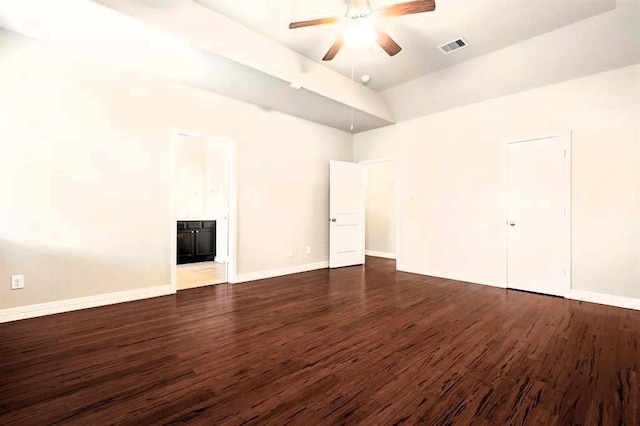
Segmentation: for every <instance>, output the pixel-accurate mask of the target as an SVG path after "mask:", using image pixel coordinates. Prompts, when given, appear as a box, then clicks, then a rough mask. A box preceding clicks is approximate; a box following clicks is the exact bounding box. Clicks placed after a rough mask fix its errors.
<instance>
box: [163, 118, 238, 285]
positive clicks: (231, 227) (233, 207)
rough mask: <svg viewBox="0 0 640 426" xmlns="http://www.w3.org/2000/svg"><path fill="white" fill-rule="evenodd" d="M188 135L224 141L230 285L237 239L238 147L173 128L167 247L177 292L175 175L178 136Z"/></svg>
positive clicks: (230, 142)
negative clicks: (169, 218) (227, 174)
mask: <svg viewBox="0 0 640 426" xmlns="http://www.w3.org/2000/svg"><path fill="white" fill-rule="evenodd" d="M181 136H182V137H185V136H186V137H191V138H197V139H203V140H206V141H209V142H216V143H223V144H225V145H226V147H227V161H228V173H229V176H228V183H227V185H228V203H229V204H228V207H227V211H228V215H227V226H228V229H227V268H226V269H227V282H228V283H229V284H233V283H234V282H235V279H236V275H237V257H236V256H237V246H238V244H237V238H238V172H237V170H238V165H237V146H236V142H235V141H234V140H232V139H228V138H225V137H211V136H206V135H202V134H200V133H198V132H194V131H189V130H184V129H179V128H175V129H173V130H172V132H171V152H170V175H169V180H170V184H169V186H170V200H171V221H170V223H169V236H170V241H171V243H170V244H169V247H170V252H169V256H170V265H171V271H170V273H171V288H173V291H174V292H176V291H177V285H176V284H177V283H176V267H177V265H176V256H177V247H176V240H177V238H178V230H177V227H176V222H177V221H178V207H177V205H176V204H177V175H178V161H177V160H178V149H179V146H180V137H181Z"/></svg>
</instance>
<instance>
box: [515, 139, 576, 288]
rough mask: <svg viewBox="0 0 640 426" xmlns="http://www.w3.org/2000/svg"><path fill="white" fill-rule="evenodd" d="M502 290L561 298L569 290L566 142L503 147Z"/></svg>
mask: <svg viewBox="0 0 640 426" xmlns="http://www.w3.org/2000/svg"><path fill="white" fill-rule="evenodd" d="M508 155H509V158H508V180H509V220H508V222H507V226H508V229H509V232H508V254H507V265H508V266H507V287H509V288H514V289H518V290H525V291H532V292H536V293H545V294H552V295H556V296H564V295H565V294H566V293H567V292H568V291H569V289H570V287H571V275H570V273H571V270H570V269H571V233H570V232H571V222H570V217H571V210H570V203H571V187H570V179H571V162H570V160H571V156H570V142H569V136H557V137H550V138H544V139H535V140H528V141H522V142H513V143H509V145H508Z"/></svg>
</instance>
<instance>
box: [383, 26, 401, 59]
mask: <svg viewBox="0 0 640 426" xmlns="http://www.w3.org/2000/svg"><path fill="white" fill-rule="evenodd" d="M378 44H379V45H380V47H382V48H383V49H384V51H385V52H387V54H388V55H389V56H393V55H396V54H397V53H398V52H400V51H401V50H402V47H400V45H399V44H398V43H396V42H395V41H393V39H392V38H391V37H389V35H388V34H387V33H385V32H384V31H381V30H378Z"/></svg>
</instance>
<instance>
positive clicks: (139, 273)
mask: <svg viewBox="0 0 640 426" xmlns="http://www.w3.org/2000/svg"><path fill="white" fill-rule="evenodd" d="M0 48H1V49H2V51H1V52H0V54H1V55H2V57H3V60H2V67H0V111H2V114H0V163H2V164H0V166H1V167H0V174H1V175H0V195H2V203H0V282H2V283H4V284H2V285H0V308H10V307H17V306H23V305H29V304H34V303H41V302H49V301H56V300H63V299H70V298H76V297H82V296H89V295H96V294H102V293H109V292H117V291H123V290H132V289H141V288H146V287H151V286H159V285H168V284H169V283H170V263H171V262H172V259H170V247H171V245H173V244H175V242H174V241H173V240H172V238H171V237H170V232H169V229H170V225H171V222H172V220H173V216H172V214H171V201H170V182H171V138H172V136H173V132H174V130H175V129H181V130H192V131H194V132H198V133H200V134H202V135H207V136H211V137H218V136H220V137H224V138H229V139H231V140H234V141H235V142H236V144H237V156H238V185H239V200H238V221H239V223H238V239H239V240H238V259H237V260H238V272H239V273H248V272H254V271H261V270H264V269H273V268H279V267H288V266H295V265H301V264H307V263H313V262H320V261H326V260H327V259H328V255H327V253H328V232H327V217H328V161H329V160H330V159H336V160H343V161H350V160H351V159H352V143H351V140H352V139H351V135H350V134H349V133H346V132H343V131H339V130H335V129H332V128H328V127H325V126H322V125H318V124H315V123H311V122H308V121H305V120H302V119H298V118H294V117H291V116H287V115H284V114H281V113H277V112H273V111H268V110H264V109H261V108H258V107H256V106H253V105H250V104H245V103H242V102H238V101H233V100H230V99H227V98H223V97H221V96H217V95H214V94H212V93H208V92H204V91H198V90H196V89H191V88H186V87H182V86H178V85H175V84H170V83H167V82H162V81H157V80H152V79H147V78H145V77H143V76H140V75H138V74H136V73H127V72H123V71H121V70H118V69H114V68H111V67H109V66H108V65H107V64H105V63H101V62H93V61H89V60H86V59H83V58H80V57H78V56H77V55H72V54H69V53H68V52H64V51H60V50H58V49H56V48H54V47H53V46H42V45H40V44H37V43H33V42H31V41H27V40H25V39H24V38H21V37H18V36H15V35H12V34H10V33H6V32H0ZM305 246H311V247H312V249H313V253H312V255H309V256H307V255H306V254H304V247H305ZM290 247H292V248H295V249H296V250H295V255H294V256H293V257H288V256H287V249H288V248H290ZM12 274H25V278H26V288H25V289H23V290H19V291H11V290H9V277H10V275H12Z"/></svg>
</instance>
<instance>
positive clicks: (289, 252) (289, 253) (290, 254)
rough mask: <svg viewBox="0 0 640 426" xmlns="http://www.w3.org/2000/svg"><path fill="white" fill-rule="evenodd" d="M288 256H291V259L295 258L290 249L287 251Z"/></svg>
mask: <svg viewBox="0 0 640 426" xmlns="http://www.w3.org/2000/svg"><path fill="white" fill-rule="evenodd" d="M287 254H288V255H289V257H293V249H292V248H290V249H289V250H287Z"/></svg>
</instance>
